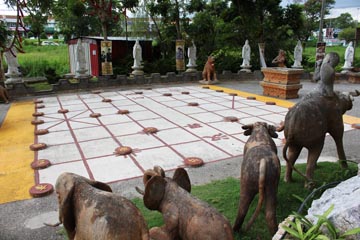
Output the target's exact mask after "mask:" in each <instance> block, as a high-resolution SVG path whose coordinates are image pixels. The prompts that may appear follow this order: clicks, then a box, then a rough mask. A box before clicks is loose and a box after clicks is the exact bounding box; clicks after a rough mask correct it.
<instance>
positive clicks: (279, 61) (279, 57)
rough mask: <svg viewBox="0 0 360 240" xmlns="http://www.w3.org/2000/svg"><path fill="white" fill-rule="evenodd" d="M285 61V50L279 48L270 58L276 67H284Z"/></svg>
mask: <svg viewBox="0 0 360 240" xmlns="http://www.w3.org/2000/svg"><path fill="white" fill-rule="evenodd" d="M285 61H286V55H285V51H284V50H282V49H280V50H279V54H278V55H277V56H276V57H275V58H274V59H273V60H272V63H274V64H276V65H277V66H278V67H282V68H286V65H285Z"/></svg>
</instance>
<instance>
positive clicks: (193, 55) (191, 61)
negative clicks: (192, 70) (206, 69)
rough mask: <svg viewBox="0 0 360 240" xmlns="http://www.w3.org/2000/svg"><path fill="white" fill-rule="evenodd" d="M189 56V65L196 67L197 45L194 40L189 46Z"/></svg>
mask: <svg viewBox="0 0 360 240" xmlns="http://www.w3.org/2000/svg"><path fill="white" fill-rule="evenodd" d="M188 56H189V63H188V65H187V66H188V67H192V66H193V67H195V66H196V46H195V43H194V41H192V46H191V47H189V48H188Z"/></svg>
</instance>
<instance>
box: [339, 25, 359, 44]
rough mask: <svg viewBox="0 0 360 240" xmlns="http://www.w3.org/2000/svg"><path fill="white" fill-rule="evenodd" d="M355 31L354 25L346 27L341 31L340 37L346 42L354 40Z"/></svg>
mask: <svg viewBox="0 0 360 240" xmlns="http://www.w3.org/2000/svg"><path fill="white" fill-rule="evenodd" d="M355 31H356V30H355V28H352V27H349V28H345V29H343V30H342V31H341V32H340V33H339V36H338V37H339V39H341V40H345V41H346V42H350V41H353V40H354V39H355Z"/></svg>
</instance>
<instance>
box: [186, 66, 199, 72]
mask: <svg viewBox="0 0 360 240" xmlns="http://www.w3.org/2000/svg"><path fill="white" fill-rule="evenodd" d="M186 67H188V69H186V71H185V72H196V71H197V70H196V67H197V65H186Z"/></svg>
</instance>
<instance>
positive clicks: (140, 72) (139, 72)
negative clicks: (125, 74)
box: [131, 66, 144, 76]
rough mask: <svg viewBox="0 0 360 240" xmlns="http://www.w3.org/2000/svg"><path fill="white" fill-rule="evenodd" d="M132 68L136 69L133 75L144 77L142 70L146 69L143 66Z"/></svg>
mask: <svg viewBox="0 0 360 240" xmlns="http://www.w3.org/2000/svg"><path fill="white" fill-rule="evenodd" d="M131 68H132V69H134V71H132V72H131V75H136V76H140V75H144V71H143V70H142V69H143V68H144V67H143V66H132V67H131Z"/></svg>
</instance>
